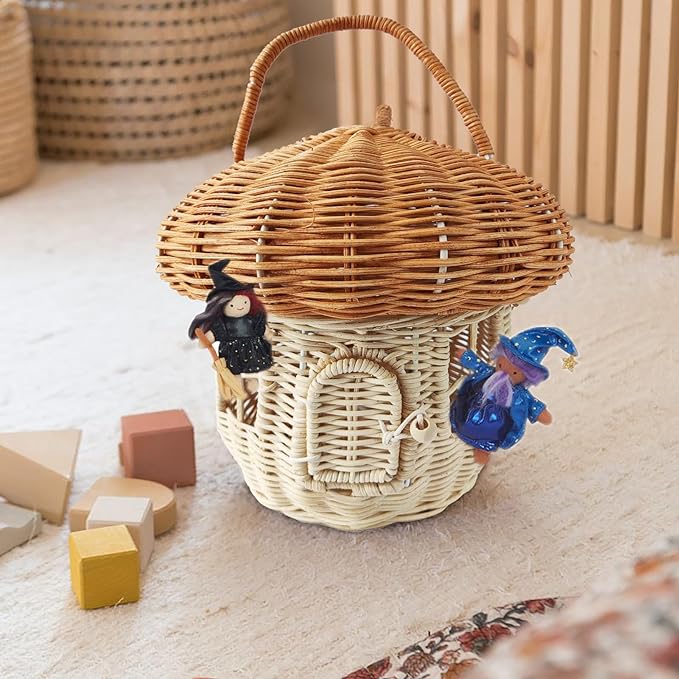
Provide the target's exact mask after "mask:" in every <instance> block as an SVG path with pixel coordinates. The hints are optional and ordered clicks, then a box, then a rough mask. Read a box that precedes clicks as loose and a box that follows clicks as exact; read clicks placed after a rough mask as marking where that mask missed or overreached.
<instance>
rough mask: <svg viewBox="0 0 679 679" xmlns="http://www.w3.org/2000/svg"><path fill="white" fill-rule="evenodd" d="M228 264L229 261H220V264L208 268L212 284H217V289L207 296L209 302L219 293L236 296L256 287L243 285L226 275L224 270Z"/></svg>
mask: <svg viewBox="0 0 679 679" xmlns="http://www.w3.org/2000/svg"><path fill="white" fill-rule="evenodd" d="M228 264H229V260H228V259H220V260H219V261H218V262H215V263H214V264H210V266H208V271H209V272H210V278H212V282H213V283H214V284H215V287H214V288H212V290H210V292H209V293H208V295H207V301H208V302H209V301H210V299H211V298H212V297H214V296H215V295H216V294H217V293H219V292H233V293H234V294H235V293H237V292H240V291H241V290H252V289H253V288H254V287H255V286H254V285H252V284H249V283H241V282H240V281H237V280H236V279H235V278H233V277H232V276H229V275H228V274H225V273H224V269H225V268H226V267H227V265H228Z"/></svg>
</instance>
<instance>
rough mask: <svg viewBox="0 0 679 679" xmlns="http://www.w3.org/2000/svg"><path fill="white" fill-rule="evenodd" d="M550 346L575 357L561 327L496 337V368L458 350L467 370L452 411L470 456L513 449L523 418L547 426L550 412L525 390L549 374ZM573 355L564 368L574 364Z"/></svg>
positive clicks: (482, 458) (454, 425)
mask: <svg viewBox="0 0 679 679" xmlns="http://www.w3.org/2000/svg"><path fill="white" fill-rule="evenodd" d="M552 347H559V348H560V349H561V350H563V351H565V352H566V353H567V354H569V356H570V357H573V356H577V353H578V352H577V351H576V349H575V345H574V344H573V342H572V341H571V339H570V338H569V337H568V335H566V333H565V332H563V330H560V329H559V328H547V327H537V328H529V329H528V330H524V331H523V332H520V333H519V334H518V335H515V336H514V337H512V338H509V337H505V336H504V335H501V336H500V341H499V342H498V344H497V345H496V347H495V348H494V349H493V351H492V354H491V355H492V357H493V360H494V361H495V366H494V367H493V366H492V365H488V364H487V363H484V362H483V361H482V360H481V359H480V358H479V357H478V356H477V355H476V354H475V353H474V352H473V351H470V350H467V351H464V350H463V349H460V350H458V351H457V352H456V356H457V358H458V359H459V360H460V363H461V364H462V367H463V368H466V369H467V370H470V371H471V372H472V375H470V376H469V377H467V378H466V379H465V381H464V382H463V383H462V386H461V387H460V389H459V391H458V393H457V398H456V399H455V401H454V403H453V405H452V407H451V409H450V423H451V426H452V428H453V431H454V432H455V433H456V434H457V435H458V436H459V437H460V438H461V439H462V440H463V441H464V442H465V443H468V444H469V445H471V446H474V449H475V450H474V459H475V460H476V462H477V463H478V464H486V462H488V459H489V458H490V453H492V452H494V451H496V450H497V449H498V448H511V447H512V446H513V445H514V444H516V443H517V442H518V441H519V440H520V439H521V438H522V437H523V435H524V433H525V429H526V420H528V421H529V422H531V423H535V422H540V424H551V422H552V415H551V413H550V412H549V411H548V410H547V407H546V406H545V404H544V403H542V401H539V400H538V399H536V398H535V397H534V396H533V395H532V394H531V393H530V391H529V388H530V387H532V386H535V385H536V384H539V383H540V382H543V381H544V380H546V379H547V378H548V377H549V371H548V370H547V368H545V366H543V365H542V360H543V359H544V357H545V356H546V355H547V352H548V351H549V349H551V348H552ZM574 363H575V361H574V359H573V358H568V359H564V366H565V367H570V368H572V366H573V365H574Z"/></svg>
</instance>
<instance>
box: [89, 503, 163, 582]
mask: <svg viewBox="0 0 679 679" xmlns="http://www.w3.org/2000/svg"><path fill="white" fill-rule="evenodd" d="M118 525H124V526H127V529H128V530H129V531H130V535H131V536H132V539H133V540H134V544H135V545H136V547H137V549H138V550H139V565H140V567H141V570H144V569H145V568H146V566H147V565H148V562H149V559H150V558H151V553H152V552H153V544H154V541H155V535H154V532H153V504H152V502H151V500H150V499H149V498H147V497H113V496H111V495H101V496H100V497H98V498H97V499H96V500H95V502H94V504H93V505H92V509H91V510H90V513H89V516H88V517H87V528H88V529H90V528H103V527H105V526H118Z"/></svg>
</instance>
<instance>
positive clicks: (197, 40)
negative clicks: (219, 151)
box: [26, 0, 291, 160]
mask: <svg viewBox="0 0 679 679" xmlns="http://www.w3.org/2000/svg"><path fill="white" fill-rule="evenodd" d="M26 5H27V7H28V9H29V13H30V17H31V25H32V29H33V35H34V40H35V71H36V89H37V106H38V135H39V140H40V151H41V153H42V154H44V155H46V156H52V157H57V158H93V159H103V160H117V159H144V158H160V157H171V156H181V155H185V154H189V153H196V152H198V151H201V150H205V149H210V148H217V147H220V146H223V145H224V144H226V143H228V141H229V139H230V138H231V135H232V134H233V131H234V128H235V125H236V120H237V118H238V110H239V108H240V103H241V100H242V89H243V86H244V84H245V83H246V82H247V77H248V68H249V66H250V64H251V63H252V60H253V59H254V58H255V56H256V55H257V53H258V52H259V50H260V49H261V48H262V46H263V45H265V44H266V43H267V41H269V40H270V39H271V38H272V37H274V36H275V35H276V34H277V33H280V31H282V30H285V28H287V21H288V17H287V4H286V2H285V1H284V0H191V1H190V2H185V1H184V0H167V1H164V2H158V3H154V2H134V3H129V2H127V0H112V1H111V2H87V1H86V0H67V1H66V2H60V1H59V2H58V1H57V0H27V2H26ZM276 66H277V68H276V70H274V71H272V76H271V88H270V89H269V90H268V91H267V96H266V97H264V98H263V99H262V102H261V107H260V112H261V114H262V115H261V118H260V119H258V127H257V130H258V131H260V132H261V131H263V130H266V129H267V128H269V127H270V126H271V125H272V124H273V123H274V122H275V121H276V119H277V118H278V116H279V115H280V114H281V113H282V112H283V111H284V110H285V105H284V104H285V100H286V98H287V92H288V90H289V81H290V69H291V66H290V61H289V60H288V59H285V60H284V61H283V62H282V63H280V64H277V65H276Z"/></svg>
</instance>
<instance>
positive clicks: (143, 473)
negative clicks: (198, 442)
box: [120, 410, 196, 488]
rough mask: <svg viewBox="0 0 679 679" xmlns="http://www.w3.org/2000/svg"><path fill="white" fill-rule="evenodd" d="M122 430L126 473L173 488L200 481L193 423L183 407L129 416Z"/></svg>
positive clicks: (121, 445)
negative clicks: (197, 479)
mask: <svg viewBox="0 0 679 679" xmlns="http://www.w3.org/2000/svg"><path fill="white" fill-rule="evenodd" d="M121 429H122V441H121V444H120V452H121V453H122V460H123V466H124V468H125V476H130V477H133V478H135V479H147V480H148V481H157V482H158V483H162V484H164V485H166V486H168V487H169V488H174V487H175V486H193V485H194V484H195V483H196V458H195V450H194V443H193V426H192V425H191V421H190V420H189V418H188V417H187V415H186V413H185V412H184V411H183V410H164V411H162V412H157V413H142V414H139V415H126V416H125V417H123V418H122V419H121Z"/></svg>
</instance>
